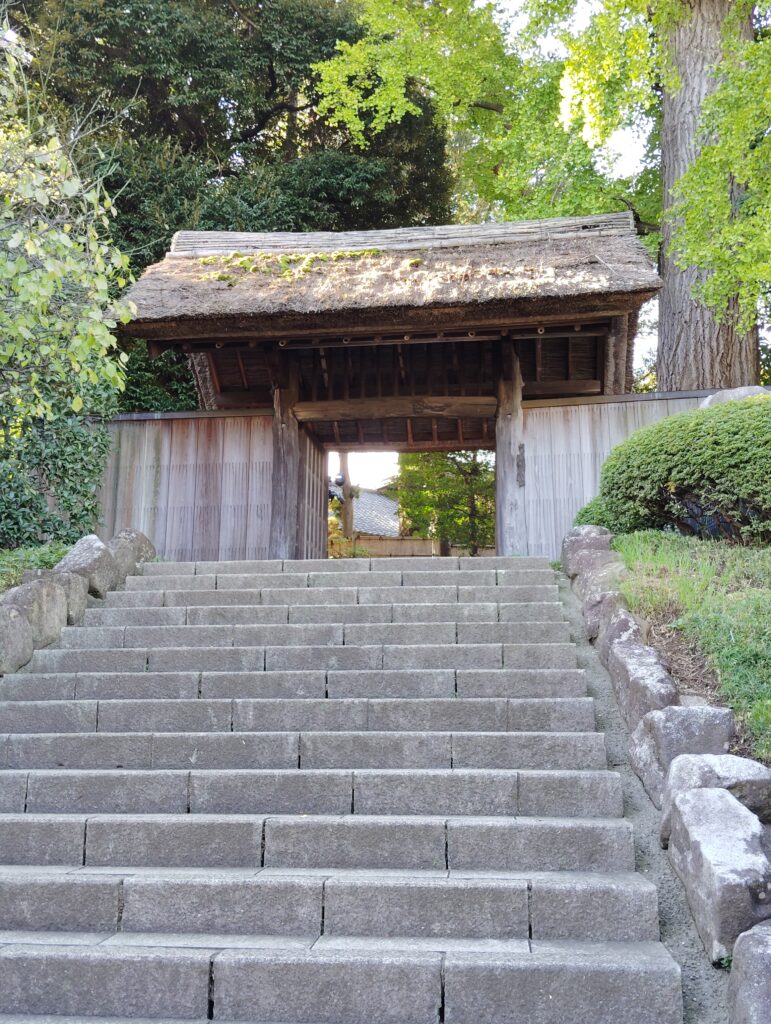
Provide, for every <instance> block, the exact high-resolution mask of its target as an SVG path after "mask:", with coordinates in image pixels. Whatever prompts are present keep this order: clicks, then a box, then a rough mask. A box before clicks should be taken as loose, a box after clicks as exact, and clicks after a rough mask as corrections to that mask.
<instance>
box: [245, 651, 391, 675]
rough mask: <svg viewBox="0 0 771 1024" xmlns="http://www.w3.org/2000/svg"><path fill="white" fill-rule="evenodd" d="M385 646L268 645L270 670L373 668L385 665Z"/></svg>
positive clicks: (268, 665)
mask: <svg viewBox="0 0 771 1024" xmlns="http://www.w3.org/2000/svg"><path fill="white" fill-rule="evenodd" d="M382 665H383V648H382V647H380V646H376V647H266V648H265V668H266V669H267V670H268V671H286V670H289V669H297V670H299V671H311V670H313V669H324V670H325V671H331V670H334V669H361V668H363V669H373V668H382Z"/></svg>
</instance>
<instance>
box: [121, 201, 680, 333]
mask: <svg viewBox="0 0 771 1024" xmlns="http://www.w3.org/2000/svg"><path fill="white" fill-rule="evenodd" d="M660 284H661V281H660V280H659V278H658V275H657V274H656V271H655V269H654V267H653V265H652V264H651V261H650V259H649V257H648V255H647V253H646V251H645V249H644V247H643V246H642V244H641V243H640V241H639V239H638V238H637V235H636V233H635V230H634V224H633V221H632V217H631V214H627V213H621V214H607V215H603V216H597V217H585V218H576V217H571V218H560V219H555V220H542V221H528V222H520V223H509V224H481V225H475V226H465V225H452V226H447V227H435V228H403V229H397V230H389V231H355V232H340V233H320V232H308V233H304V234H290V233H266V234H256V233H255V234H252V233H248V234H243V233H239V232H206V231H201V232H198V231H189V232H188V231H183V232H179V233H178V234H177V235H175V236H174V240H173V243H172V247H171V251H170V252H169V254H168V255H167V256H166V258H165V259H163V260H162V261H161V262H160V263H157V264H155V265H154V266H152V267H150V268H149V269H148V270H146V271H145V273H144V274H143V275H142V277H141V278H140V280H139V281H138V282H137V283H136V284H135V285H134V286H133V287H132V288H131V290H130V292H129V294H128V298H129V299H130V300H131V301H132V302H134V303H135V305H136V308H137V313H136V317H135V319H134V321H133V322H132V324H131V325H129V328H128V330H129V332H130V333H132V334H138V335H142V334H145V336H147V337H155V338H162V337H163V336H166V337H171V336H173V335H172V332H169V333H167V332H166V331H165V330H164V329H163V327H162V325H163V324H168V325H170V326H171V325H172V324H173V334H174V335H176V336H181V335H183V334H184V333H186V332H185V326H184V325H185V324H188V325H192V322H193V321H195V322H197V324H198V325H199V329H198V330H194V331H193V333H200V327H201V325H202V324H203V325H205V324H208V325H212V324H219V325H223V324H227V323H228V322H233V321H238V322H239V323H241V324H243V323H253V324H255V325H256V326H257V327H259V328H262V329H274V330H275V329H280V325H281V323H282V321H287V322H291V323H292V324H293V329H296V324H297V322H298V319H302V318H306V317H307V318H310V317H313V319H314V321H316V322H321V321H325V320H326V319H328V318H334V317H338V316H339V315H340V314H341V313H343V314H345V313H348V314H351V315H353V314H358V315H362V314H363V311H369V312H370V316H371V317H374V316H377V315H380V316H382V317H383V318H384V319H387V318H388V317H387V314H389V312H390V313H391V314H393V313H394V311H396V310H399V311H401V313H402V314H404V313H409V311H410V310H413V311H415V312H416V313H417V312H418V311H422V312H423V313H425V312H427V311H428V310H431V309H442V310H443V311H445V312H446V311H447V310H448V309H452V308H456V309H457V308H459V307H465V308H466V309H467V310H468V309H469V307H472V308H475V309H477V310H481V309H483V308H485V307H487V308H488V309H493V308H496V307H498V308H499V307H501V306H505V308H506V309H507V310H508V311H510V312H512V314H513V315H517V314H518V312H520V311H521V312H522V313H523V314H525V313H527V312H528V311H530V310H533V311H535V312H541V311H542V310H543V309H544V308H546V304H548V305H549V306H550V307H553V306H554V305H555V300H557V301H559V302H561V301H562V300H580V299H581V298H583V299H585V300H588V301H584V302H582V303H580V305H581V306H582V308H598V307H599V306H601V305H602V301H601V300H602V297H605V296H614V297H619V296H627V297H629V298H630V299H631V300H632V301H631V302H629V303H628V305H629V307H630V308H631V307H633V306H637V305H639V303H640V302H641V301H643V300H644V299H645V298H647V297H648V296H650V295H651V294H653V293H654V292H655V291H656V290H657V289H658V288H659V287H660ZM598 300H600V301H598ZM384 314H385V316H384Z"/></svg>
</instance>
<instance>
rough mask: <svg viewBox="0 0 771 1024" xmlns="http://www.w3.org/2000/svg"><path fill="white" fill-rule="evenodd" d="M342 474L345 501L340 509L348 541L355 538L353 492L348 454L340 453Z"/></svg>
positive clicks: (342, 524) (342, 526) (344, 533)
mask: <svg viewBox="0 0 771 1024" xmlns="http://www.w3.org/2000/svg"><path fill="white" fill-rule="evenodd" d="M340 474H341V476H342V477H343V486H342V488H341V490H342V492H343V500H342V502H341V507H340V526H341V528H342V531H343V536H344V537H345V538H346V539H347V540H351V539H352V537H353V491H352V490H351V477H350V473H349V471H348V452H340Z"/></svg>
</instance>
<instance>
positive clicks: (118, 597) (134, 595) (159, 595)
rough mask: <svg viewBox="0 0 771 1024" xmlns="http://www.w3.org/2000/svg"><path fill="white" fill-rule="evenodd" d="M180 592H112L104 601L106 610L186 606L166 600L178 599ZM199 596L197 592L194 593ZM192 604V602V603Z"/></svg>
mask: <svg viewBox="0 0 771 1024" xmlns="http://www.w3.org/2000/svg"><path fill="white" fill-rule="evenodd" d="M180 593H181V592H180V591H171V590H170V591H169V592H168V594H164V592H163V591H162V590H157V591H151V590H134V591H130V590H112V591H110V593H109V594H108V595H107V597H106V598H105V599H104V606H103V607H105V608H162V607H163V605H164V604H172V603H176V604H179V603H181V604H185V603H186V602H184V601H183V602H172V601H171V600H168V601H167V600H165V599H166V598H169V599H170V598H172V597H177V596H179V595H180ZM193 593H194V594H196V595H198V592H197V591H193ZM191 603H192V602H191Z"/></svg>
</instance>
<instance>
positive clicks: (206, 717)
mask: <svg viewBox="0 0 771 1024" xmlns="http://www.w3.org/2000/svg"><path fill="white" fill-rule="evenodd" d="M231 715H232V709H231V702H230V701H229V700H198V699H191V700H179V699H175V700H147V699H143V700H105V701H102V702H101V703H100V704H99V730H100V732H156V733H164V732H228V733H229V732H230V731H231V729H230V727H231ZM162 742H163V740H162V739H160V738H159V739H158V740H157V743H158V744H160V743H162Z"/></svg>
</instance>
